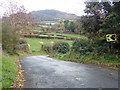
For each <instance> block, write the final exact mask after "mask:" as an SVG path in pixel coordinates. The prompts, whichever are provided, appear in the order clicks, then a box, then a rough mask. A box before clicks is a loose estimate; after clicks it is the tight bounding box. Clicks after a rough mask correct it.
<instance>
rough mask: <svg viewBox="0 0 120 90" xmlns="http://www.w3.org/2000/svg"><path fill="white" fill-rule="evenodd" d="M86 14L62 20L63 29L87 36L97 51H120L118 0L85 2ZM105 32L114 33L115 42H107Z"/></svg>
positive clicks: (119, 4) (119, 6) (119, 9)
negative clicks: (74, 18)
mask: <svg viewBox="0 0 120 90" xmlns="http://www.w3.org/2000/svg"><path fill="white" fill-rule="evenodd" d="M85 4H86V9H85V10H84V12H85V13H86V15H84V16H81V18H80V19H79V20H76V21H68V20H67V21H64V26H65V30H66V31H68V32H72V33H79V34H84V35H86V36H87V37H89V39H90V41H89V43H88V44H91V47H93V48H96V49H98V51H99V52H98V53H101V52H106V53H111V54H113V53H115V54H116V53H117V54H119V53H120V1H119V2H112V1H109V0H108V2H86V3H85ZM107 34H116V35H117V41H116V42H107V41H106V35H107Z"/></svg>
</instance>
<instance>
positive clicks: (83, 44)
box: [71, 39, 93, 54]
mask: <svg viewBox="0 0 120 90" xmlns="http://www.w3.org/2000/svg"><path fill="white" fill-rule="evenodd" d="M71 50H72V51H75V52H79V53H81V54H86V53H88V52H92V50H93V49H92V47H91V46H90V42H89V41H86V40H83V39H81V40H75V41H74V42H73V44H72V47H71Z"/></svg>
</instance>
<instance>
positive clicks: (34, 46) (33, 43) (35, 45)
mask: <svg viewBox="0 0 120 90" xmlns="http://www.w3.org/2000/svg"><path fill="white" fill-rule="evenodd" d="M26 40H27V42H28V43H29V44H30V48H31V50H32V51H33V52H37V53H41V54H42V53H43V52H42V50H41V45H42V42H43V45H44V44H45V45H52V43H55V42H59V41H64V42H68V43H69V44H72V42H73V41H72V40H57V39H37V38H26Z"/></svg>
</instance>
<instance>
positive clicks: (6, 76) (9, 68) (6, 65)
mask: <svg viewBox="0 0 120 90" xmlns="http://www.w3.org/2000/svg"><path fill="white" fill-rule="evenodd" d="M16 72H17V65H16V57H15V56H10V55H3V56H2V88H11V86H12V85H13V82H14V80H15V79H16Z"/></svg>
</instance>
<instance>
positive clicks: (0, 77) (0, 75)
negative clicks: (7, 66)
mask: <svg viewBox="0 0 120 90" xmlns="http://www.w3.org/2000/svg"><path fill="white" fill-rule="evenodd" d="M1 89H2V54H1V53H0V90H1Z"/></svg>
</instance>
